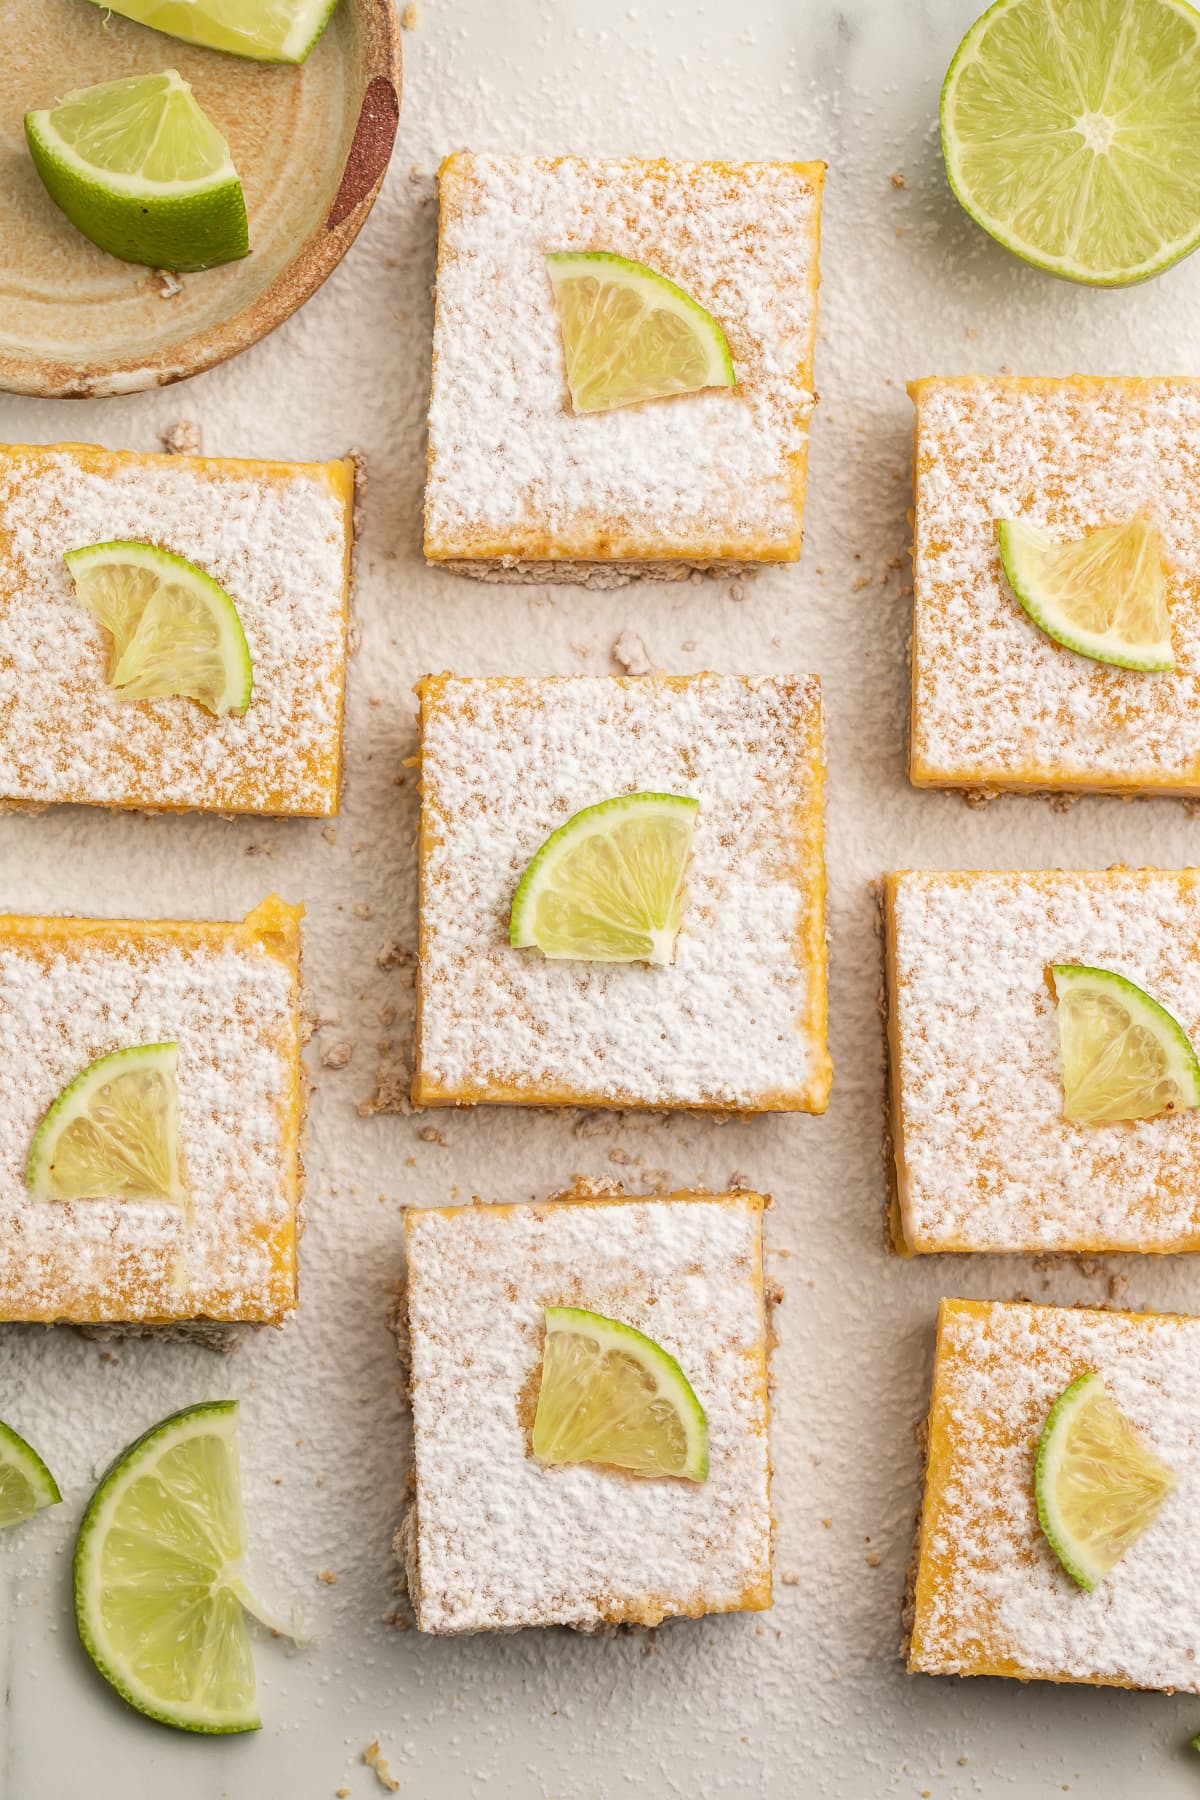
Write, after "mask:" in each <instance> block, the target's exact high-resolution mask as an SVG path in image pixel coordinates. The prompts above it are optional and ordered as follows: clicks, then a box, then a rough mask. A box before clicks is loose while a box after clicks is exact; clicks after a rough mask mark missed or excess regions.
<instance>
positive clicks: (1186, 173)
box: [941, 0, 1200, 287]
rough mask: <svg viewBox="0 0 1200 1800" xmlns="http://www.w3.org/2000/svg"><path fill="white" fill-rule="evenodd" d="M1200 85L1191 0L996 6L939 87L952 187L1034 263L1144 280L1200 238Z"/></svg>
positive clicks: (1011, 0)
mask: <svg viewBox="0 0 1200 1800" xmlns="http://www.w3.org/2000/svg"><path fill="white" fill-rule="evenodd" d="M1198 84H1200V13H1197V12H1196V11H1195V9H1194V8H1193V7H1191V6H1190V5H1188V4H1186V0H1086V3H1083V0H996V4H995V5H993V6H992V7H991V8H990V9H989V10H988V11H987V12H985V13H984V14H983V16H982V17H981V18H980V19H977V20H976V22H975V24H974V25H973V26H972V27H971V29H970V31H968V33H967V35H966V37H965V38H964V39H963V41H962V43H961V44H960V45H959V47H958V50H957V52H956V54H955V57H954V60H953V61H952V63H951V64H950V68H949V71H948V73H947V75H946V80H945V84H944V86H943V88H942V98H941V135H942V150H943V153H944V155H945V160H946V173H947V175H948V176H949V180H950V185H951V187H952V188H953V190H954V193H955V195H956V196H957V198H958V200H959V201H960V203H961V204H962V205H963V207H965V209H966V211H967V212H968V213H970V215H971V217H972V218H973V219H974V220H975V221H976V223H977V224H979V225H981V226H982V227H983V229H984V230H985V231H987V232H989V233H990V234H991V236H992V237H994V238H996V239H997V241H998V242H999V243H1001V244H1003V245H1004V246H1005V248H1006V249H1008V250H1011V251H1013V252H1014V254H1015V255H1017V256H1019V257H1021V258H1022V259H1023V260H1024V261H1025V262H1028V263H1032V264H1033V265H1034V266H1035V267H1037V268H1040V269H1045V270H1048V271H1049V272H1050V273H1051V274H1055V275H1062V276H1065V277H1067V278H1068V279H1070V280H1073V281H1082V282H1090V283H1093V284H1096V285H1099V286H1108V287H1117V286H1123V285H1125V284H1127V283H1129V282H1134V281H1143V280H1145V279H1146V278H1147V277H1148V276H1151V275H1156V274H1158V273H1159V272H1160V271H1161V270H1163V269H1165V268H1168V267H1169V266H1170V265H1171V264H1172V263H1173V262H1176V261H1178V259H1179V258H1180V257H1181V256H1186V255H1187V254H1188V252H1189V251H1191V250H1194V249H1195V248H1196V245H1197V243H1200V109H1198V108H1197V106H1196V91H1197V85H1198Z"/></svg>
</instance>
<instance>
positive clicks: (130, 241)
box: [25, 69, 250, 272]
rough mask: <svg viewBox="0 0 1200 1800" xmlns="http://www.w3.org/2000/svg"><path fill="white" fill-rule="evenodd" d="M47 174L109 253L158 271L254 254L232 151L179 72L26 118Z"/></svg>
mask: <svg viewBox="0 0 1200 1800" xmlns="http://www.w3.org/2000/svg"><path fill="white" fill-rule="evenodd" d="M25 136H26V139H27V140H28V143H29V149H30V153H31V155H32V157H33V160H34V164H35V166H36V168H37V172H38V174H39V175H40V176H41V178H42V181H43V183H44V184H45V187H46V191H47V192H48V193H49V195H50V198H51V199H52V200H53V201H54V202H55V204H56V205H57V206H59V207H61V208H62V210H63V212H64V213H65V214H66V215H67V217H68V219H70V221H71V223H72V225H75V226H77V227H78V229H79V230H80V231H82V232H83V234H84V236H85V237H89V238H91V240H92V242H93V243H94V244H99V246H100V248H101V249H102V250H107V251H109V252H110V253H111V254H112V255H113V256H119V257H121V258H122V259H123V260H124V261H125V262H134V263H145V264H146V265H147V266H148V267H149V268H152V269H178V270H181V271H185V272H186V271H188V270H192V269H211V268H213V267H214V266H215V265H216V264H217V263H227V262H234V261H236V260H237V258H238V257H240V256H245V255H246V252H247V251H248V250H249V248H250V238H249V233H248V227H247V224H246V203H245V200H244V199H243V197H242V184H241V182H240V180H239V179H238V173H237V170H236V169H235V168H234V166H233V160H232V158H231V156H230V154H229V145H228V144H227V143H226V142H225V139H224V138H223V137H222V136H221V133H220V132H219V131H218V130H217V128H216V126H215V125H214V124H213V122H212V120H211V119H210V118H209V117H208V115H207V114H206V113H204V112H203V111H202V110H201V108H200V107H199V105H198V104H197V103H196V100H195V98H194V97H193V95H192V90H191V88H190V87H189V86H188V84H187V82H186V81H185V80H184V79H183V77H182V75H180V74H178V73H177V72H176V71H175V70H174V69H164V70H163V71H162V72H161V74H156V75H126V76H124V77H122V79H121V80H120V81H104V82H101V83H100V84H99V85H98V86H96V87H88V88H79V89H77V90H76V91H75V92H74V93H72V94H68V95H67V97H66V99H65V100H63V101H62V102H61V103H60V104H59V105H58V106H55V107H52V108H50V109H49V110H47V111H44V112H29V113H26V114H25Z"/></svg>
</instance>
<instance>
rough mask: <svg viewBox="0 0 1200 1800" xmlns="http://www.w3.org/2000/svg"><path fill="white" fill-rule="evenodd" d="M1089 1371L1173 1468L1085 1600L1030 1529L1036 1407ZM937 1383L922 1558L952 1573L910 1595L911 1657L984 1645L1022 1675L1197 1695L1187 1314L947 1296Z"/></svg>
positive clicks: (962, 1666)
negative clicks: (1161, 1493) (943, 1464)
mask: <svg viewBox="0 0 1200 1800" xmlns="http://www.w3.org/2000/svg"><path fill="white" fill-rule="evenodd" d="M1089 1369H1094V1370H1096V1371H1097V1372H1098V1373H1099V1374H1100V1375H1101V1376H1102V1377H1103V1378H1104V1382H1105V1386H1106V1387H1107V1389H1108V1391H1109V1394H1110V1395H1111V1397H1112V1399H1113V1401H1114V1402H1115V1404H1116V1405H1117V1406H1118V1407H1119V1409H1120V1410H1121V1412H1122V1413H1124V1414H1125V1416H1126V1418H1128V1419H1129V1420H1130V1422H1131V1423H1132V1424H1133V1425H1134V1426H1135V1427H1136V1429H1137V1430H1138V1431H1139V1433H1141V1434H1142V1435H1143V1436H1144V1439H1145V1441H1146V1443H1147V1445H1148V1446H1149V1447H1150V1448H1151V1449H1152V1450H1153V1451H1154V1452H1155V1454H1156V1455H1158V1456H1159V1457H1160V1458H1161V1459H1162V1461H1163V1462H1164V1463H1165V1464H1166V1465H1167V1467H1168V1468H1169V1469H1170V1470H1171V1471H1172V1473H1173V1474H1174V1476H1175V1478H1176V1485H1175V1487H1174V1489H1173V1491H1172V1492H1171V1493H1170V1494H1169V1495H1168V1497H1167V1500H1166V1502H1165V1504H1164V1506H1163V1509H1162V1511H1161V1512H1160V1513H1159V1515H1158V1517H1157V1519H1156V1520H1155V1521H1154V1523H1153V1524H1152V1525H1151V1526H1150V1527H1149V1529H1148V1530H1146V1531H1145V1532H1144V1533H1143V1535H1142V1536H1141V1537H1139V1538H1137V1539H1136V1541H1135V1542H1134V1543H1133V1544H1131V1545H1130V1547H1129V1549H1128V1550H1127V1551H1126V1552H1125V1555H1124V1556H1123V1557H1122V1559H1121V1561H1120V1562H1119V1563H1118V1564H1117V1565H1116V1567H1115V1568H1114V1569H1112V1570H1111V1571H1110V1573H1109V1574H1107V1575H1106V1576H1105V1577H1104V1579H1103V1581H1102V1582H1100V1584H1099V1585H1098V1586H1097V1587H1096V1589H1095V1590H1094V1591H1093V1592H1092V1593H1090V1594H1089V1593H1085V1592H1084V1591H1083V1590H1082V1589H1081V1588H1079V1587H1077V1586H1076V1584H1075V1583H1074V1582H1073V1581H1072V1580H1071V1578H1070V1576H1068V1575H1067V1573H1066V1572H1065V1570H1063V1569H1062V1568H1061V1567H1060V1566H1059V1563H1058V1561H1057V1558H1056V1557H1055V1555H1054V1553H1053V1551H1052V1550H1051V1549H1050V1546H1049V1545H1048V1544H1047V1543H1046V1541H1045V1539H1044V1537H1043V1535H1042V1532H1041V1528H1040V1526H1039V1524H1038V1516H1037V1505H1036V1501H1035V1496H1034V1479H1033V1477H1034V1453H1035V1450H1036V1446H1037V1440H1038V1438H1039V1436H1040V1434H1041V1430H1042V1426H1043V1425H1044V1423H1045V1420H1046V1415H1047V1413H1048V1412H1049V1411H1050V1408H1051V1406H1052V1405H1053V1403H1054V1401H1055V1400H1056V1399H1057V1398H1058V1396H1059V1395H1060V1394H1061V1393H1062V1391H1063V1389H1064V1388H1066V1387H1067V1385H1068V1383H1069V1382H1071V1381H1073V1380H1074V1378H1075V1377H1076V1376H1077V1375H1081V1374H1083V1373H1084V1371H1085V1370H1089ZM937 1382H938V1385H937V1390H936V1394H935V1403H934V1413H933V1418H932V1420H931V1430H932V1431H935V1432H936V1431H937V1430H939V1429H941V1430H944V1431H945V1432H946V1433H948V1434H949V1439H950V1442H951V1444H952V1446H953V1448H952V1451H951V1455H950V1460H949V1465H948V1467H947V1468H946V1470H945V1475H944V1479H943V1481H942V1483H941V1484H940V1486H939V1490H938V1491H937V1492H936V1493H931V1494H930V1495H929V1496H928V1497H927V1500H926V1506H927V1508H928V1509H929V1510H928V1512H927V1517H926V1531H927V1538H926V1552H927V1553H928V1552H932V1553H933V1554H934V1555H935V1556H937V1557H938V1558H939V1559H943V1558H948V1559H949V1565H950V1569H951V1571H952V1572H951V1573H950V1574H949V1575H947V1576H946V1577H945V1578H944V1579H939V1580H937V1581H931V1582H930V1585H929V1589H928V1602H927V1608H925V1609H922V1608H921V1607H920V1605H919V1608H918V1621H917V1631H918V1634H919V1644H920V1650H919V1663H920V1666H921V1667H923V1668H926V1669H929V1670H932V1671H936V1672H939V1673H942V1674H958V1673H970V1672H973V1671H972V1663H975V1664H976V1667H977V1663H978V1659H979V1658H980V1655H981V1654H982V1657H983V1658H984V1659H986V1662H987V1663H988V1665H989V1666H994V1665H995V1663H996V1662H997V1661H1009V1660H1011V1661H1012V1662H1013V1663H1015V1664H1016V1666H1017V1668H1018V1669H1019V1670H1021V1671H1022V1672H1023V1673H1025V1674H1026V1675H1029V1676H1037V1675H1043V1676H1055V1675H1057V1676H1059V1677H1064V1678H1066V1679H1069V1680H1075V1681H1086V1680H1093V1679H1100V1680H1106V1681H1115V1682H1127V1683H1131V1684H1133V1685H1134V1686H1141V1687H1155V1688H1168V1687H1174V1688H1183V1689H1187V1690H1189V1691H1191V1692H1193V1693H1194V1692H1196V1691H1197V1690H1198V1689H1200V1667H1198V1665H1197V1655H1198V1653H1200V1630H1198V1628H1197V1620H1196V1594H1197V1591H1198V1589H1200V1545H1198V1542H1197V1535H1196V1530H1195V1522H1196V1514H1197V1507H1198V1506H1200V1437H1198V1435H1197V1431H1196V1391H1197V1386H1198V1384H1200V1319H1190V1318H1177V1317H1173V1316H1171V1315H1169V1314H1165V1315H1161V1316H1149V1317H1146V1316H1142V1317H1139V1316H1136V1315H1130V1314H1127V1313H1113V1312H1098V1311H1090V1310H1083V1309H1081V1310H1072V1309H1070V1308H1047V1307H1031V1306H1021V1305H993V1306H989V1307H988V1308H987V1309H986V1310H982V1311H981V1310H980V1309H978V1308H976V1307H970V1306H967V1305H966V1304H964V1303H963V1302H954V1301H950V1302H947V1303H946V1306H945V1308H944V1311H943V1323H942V1347H941V1350H940V1353H939V1361H938V1377H937ZM939 1421H940V1424H939ZM922 1592H923V1587H922V1584H921V1583H920V1579H919V1583H918V1596H919V1597H920V1595H921V1594H922Z"/></svg>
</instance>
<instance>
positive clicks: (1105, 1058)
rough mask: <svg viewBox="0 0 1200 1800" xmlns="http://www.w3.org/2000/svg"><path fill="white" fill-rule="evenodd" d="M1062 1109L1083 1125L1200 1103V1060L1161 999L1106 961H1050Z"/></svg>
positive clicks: (1141, 1116)
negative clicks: (1091, 964) (1094, 964)
mask: <svg viewBox="0 0 1200 1800" xmlns="http://www.w3.org/2000/svg"><path fill="white" fill-rule="evenodd" d="M1050 973H1051V975H1052V977H1053V979H1054V992H1055V997H1056V998H1057V1001H1058V1036H1059V1045H1060V1048H1061V1051H1062V1074H1063V1088H1064V1090H1065V1095H1066V1098H1065V1100H1064V1103H1063V1116H1064V1118H1067V1119H1075V1120H1078V1121H1079V1122H1080V1123H1081V1124H1085V1125H1107V1124H1111V1123H1113V1122H1114V1121H1115V1120H1118V1119H1153V1118H1157V1116H1158V1115H1159V1114H1160V1113H1172V1112H1183V1111H1185V1110H1186V1109H1188V1108H1190V1107H1194V1106H1200V1061H1198V1060H1197V1057H1196V1052H1195V1051H1194V1050H1193V1048H1192V1045H1191V1042H1190V1040H1189V1038H1188V1035H1187V1033H1186V1031H1184V1029H1183V1026H1182V1025H1180V1024H1179V1022H1178V1021H1177V1020H1176V1019H1173V1018H1172V1017H1171V1015H1170V1013H1169V1012H1168V1011H1167V1009H1166V1007H1165V1006H1160V1005H1159V1003H1158V1001H1157V1000H1152V999H1151V997H1150V995H1149V994H1147V993H1144V992H1143V990H1142V989H1141V988H1140V987H1138V986H1137V985H1136V983H1135V982H1132V981H1129V980H1127V979H1126V977H1125V976H1124V975H1117V974H1114V972H1113V971H1112V970H1111V969H1093V968H1088V967H1087V966H1086V965H1084V964H1081V963H1055V964H1054V965H1053V966H1052V968H1051V970H1050Z"/></svg>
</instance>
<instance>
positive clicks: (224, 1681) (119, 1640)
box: [75, 1400, 262, 1732]
mask: <svg viewBox="0 0 1200 1800" xmlns="http://www.w3.org/2000/svg"><path fill="white" fill-rule="evenodd" d="M237 1414H238V1403H237V1401H236V1400H212V1401H208V1402H206V1403H205V1404H203V1405H201V1406H189V1407H185V1408H184V1410H183V1411H182V1412H177V1413H173V1414H172V1415H171V1417H170V1418H169V1419H164V1420H163V1421H162V1423H161V1424H159V1425H155V1426H153V1427H152V1428H151V1429H150V1430H149V1431H147V1432H146V1433H145V1434H144V1435H143V1436H142V1437H140V1438H139V1439H138V1440H137V1442H136V1443H135V1444H131V1445H130V1447H129V1449H128V1450H126V1451H125V1452H124V1453H123V1454H122V1455H121V1456H119V1457H118V1458H117V1460H116V1462H115V1463H114V1464H113V1465H112V1467H111V1468H110V1469H109V1471H108V1473H107V1474H106V1475H105V1477H104V1479H103V1481H102V1482H101V1483H100V1486H99V1487H98V1488H97V1489H96V1492H95V1493H94V1494H93V1495H92V1498H91V1500H90V1501H89V1502H88V1508H87V1511H86V1512H85V1513H84V1515H83V1522H82V1524H81V1525H80V1527H79V1536H78V1538H77V1539H76V1542H75V1622H76V1624H77V1626H78V1628H79V1639H80V1642H81V1643H82V1645H83V1647H84V1649H85V1650H86V1651H87V1653H88V1655H89V1656H90V1657H91V1659H92V1661H93V1662H94V1663H95V1665H96V1667H97V1668H98V1669H99V1671H100V1673H101V1675H103V1676H104V1678H105V1680H106V1681H109V1682H111V1683H112V1685H113V1687H115V1688H116V1690H117V1692H118V1693H119V1694H120V1695H121V1696H122V1698H123V1699H125V1700H128V1702H129V1704H130V1706H134V1707H136V1708H137V1709H138V1711H139V1712H143V1713H148V1714H149V1716H150V1717H151V1718H152V1719H160V1720H161V1721H162V1723H163V1724H164V1725H175V1726H177V1727H178V1728H179V1730H180V1731H209V1732H229V1731H257V1729H258V1728H259V1726H260V1725H261V1724H262V1720H261V1719H260V1718H259V1715H258V1707H257V1704H256V1702H255V1682H254V1662H253V1659H252V1657H251V1654H250V1636H249V1632H248V1630H247V1627H246V1618H245V1611H244V1609H245V1608H248V1606H249V1597H248V1595H247V1593H246V1588H245V1584H244V1582H243V1580H242V1576H241V1559H242V1555H243V1552H244V1549H245V1537H246V1532H245V1521H244V1518H243V1515H242V1492H241V1481H240V1478H239V1475H238V1457H237V1435H236V1431H237Z"/></svg>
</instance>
